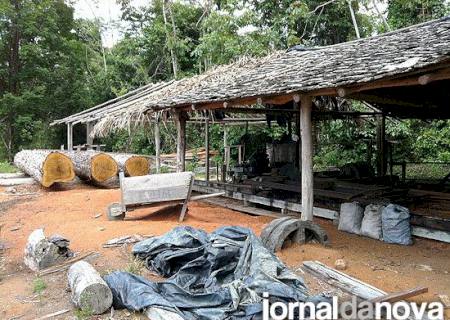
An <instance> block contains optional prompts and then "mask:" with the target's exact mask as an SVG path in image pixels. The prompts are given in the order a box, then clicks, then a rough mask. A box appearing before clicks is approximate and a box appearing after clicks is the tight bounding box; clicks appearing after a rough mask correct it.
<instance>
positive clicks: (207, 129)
mask: <svg viewBox="0 0 450 320" xmlns="http://www.w3.org/2000/svg"><path fill="white" fill-rule="evenodd" d="M205 151H206V181H209V112H208V114H207V116H206V121H205Z"/></svg>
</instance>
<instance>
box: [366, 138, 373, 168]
mask: <svg viewBox="0 0 450 320" xmlns="http://www.w3.org/2000/svg"><path fill="white" fill-rule="evenodd" d="M372 153H373V150H372V141H370V140H368V141H367V160H366V161H367V165H368V166H369V167H372Z"/></svg>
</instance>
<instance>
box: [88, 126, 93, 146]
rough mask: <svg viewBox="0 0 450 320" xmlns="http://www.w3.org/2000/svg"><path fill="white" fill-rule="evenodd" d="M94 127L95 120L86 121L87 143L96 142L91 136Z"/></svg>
mask: <svg viewBox="0 0 450 320" xmlns="http://www.w3.org/2000/svg"><path fill="white" fill-rule="evenodd" d="M93 128H94V123H93V122H86V144H87V145H90V146H92V145H93V144H94V138H92V137H91V133H92V129H93Z"/></svg>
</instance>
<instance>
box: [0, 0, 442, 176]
mask: <svg viewBox="0 0 450 320" xmlns="http://www.w3.org/2000/svg"><path fill="white" fill-rule="evenodd" d="M118 3H120V5H121V6H122V9H123V15H122V21H121V22H122V23H123V25H125V26H126V28H125V29H123V30H121V31H123V32H124V37H123V39H122V40H121V41H120V42H118V43H117V44H115V45H114V46H113V47H112V48H104V47H103V46H102V42H101V30H102V28H103V27H104V26H103V21H101V20H85V19H75V18H74V9H73V7H72V6H71V4H70V2H68V1H64V0H42V1H32V0H0V137H1V138H2V139H1V142H0V160H1V161H11V160H12V158H13V155H14V154H15V153H16V152H17V151H18V150H20V149H22V148H58V147H59V146H60V145H61V144H64V143H65V128H64V127H63V126H57V127H50V126H49V123H50V122H51V121H52V120H54V119H57V118H61V117H64V116H67V115H69V114H73V113H75V112H78V111H81V110H83V109H86V108H88V107H91V106H93V105H95V104H98V103H101V102H103V101H106V100H108V99H111V98H114V97H117V96H119V95H122V94H124V93H125V92H127V91H129V90H131V89H134V88H136V87H138V86H141V85H143V84H145V83H149V82H157V81H164V80H170V79H174V78H177V79H179V78H182V77H186V76H191V75H195V74H198V73H200V72H204V71H205V70H208V69H210V68H213V67H214V66H216V65H219V64H225V63H229V62H231V61H233V60H235V59H237V58H239V57H241V56H244V55H249V56H264V55H266V54H267V53H269V52H271V51H273V50H278V49H280V50H283V49H286V48H288V47H290V46H292V45H296V44H301V45H305V46H320V45H329V44H334V43H339V42H343V41H348V40H353V39H355V38H356V32H355V28H354V25H353V23H352V19H351V15H350V10H349V7H348V2H347V0H335V1H323V0H306V1H299V0H280V1H271V0H220V1H219V0H214V1H206V2H205V1H181V0H164V1H163V0H154V1H148V2H147V5H146V6H143V7H139V8H137V7H133V6H131V5H130V1H128V0H118ZM373 3H377V4H378V8H379V9H380V10H384V9H385V10H386V12H385V16H386V19H382V18H381V17H380V16H379V15H378V13H377V11H376V10H375V9H374V8H373ZM323 4H325V5H323ZM351 4H352V8H353V10H354V11H355V14H356V22H357V25H358V29H359V31H360V34H361V37H367V36H370V35H372V34H375V33H382V32H385V31H388V30H389V29H391V30H394V29H398V28H401V27H405V26H409V25H412V24H416V23H420V22H424V21H428V20H430V19H434V18H438V17H442V16H444V15H446V14H448V13H449V6H450V5H449V3H448V1H445V0H412V1H410V0H391V1H386V0H376V1H371V0H362V1H355V0H354V1H351ZM322 5H323V6H322ZM384 20H386V21H384ZM360 107H361V106H359V105H358V104H355V105H354V106H353V108H360ZM449 124H450V123H449V122H448V121H435V122H430V123H425V122H421V121H417V120H408V121H396V120H392V121H389V122H388V137H389V138H393V139H396V140H399V141H401V143H400V144H398V147H396V149H395V150H394V160H395V161H403V160H405V161H416V162H418V161H430V160H440V161H449V159H450V152H449V150H450V129H449V128H450V126H449ZM374 127H375V124H374V122H373V121H365V122H364V123H357V122H355V121H344V120H336V121H329V122H323V123H319V124H317V128H316V129H317V131H316V132H317V142H318V144H317V148H316V150H315V165H316V167H317V168H322V167H326V166H330V165H335V166H336V165H341V164H343V163H346V162H349V161H356V160H363V159H365V157H366V153H367V150H366V146H365V144H355V143H354V142H355V141H356V139H360V138H364V139H373V137H374V133H375V131H374ZM187 130H188V132H187V139H188V141H187V145H188V148H196V147H200V146H202V145H203V143H204V131H203V128H202V126H201V125H195V124H190V125H188V128H187ZM211 131H212V132H211V148H212V149H215V150H219V152H220V153H221V154H223V140H222V134H223V129H222V128H219V127H218V126H213V128H212V130H211ZM174 132H175V128H174V126H173V125H172V124H167V125H166V126H162V128H161V142H162V150H161V151H162V152H163V153H172V152H175V147H176V145H175V134H174ZM244 132H245V129H244V128H243V127H237V126H235V127H232V128H230V129H229V132H228V137H229V143H230V144H237V143H238V142H239V140H240V139H241V137H242V136H243V134H244ZM250 133H252V134H254V135H255V136H256V137H257V139H258V141H259V142H264V141H265V140H267V139H272V138H280V137H282V135H283V133H285V129H283V128H280V127H278V126H276V125H275V126H273V128H272V129H268V128H267V127H263V126H261V127H251V128H250ZM74 137H75V141H74V143H75V144H79V143H84V142H85V141H84V140H85V136H84V128H83V127H82V126H81V125H77V126H75V128H74ZM255 139H256V138H255ZM100 142H101V143H105V144H106V145H107V148H108V149H110V150H112V151H125V152H134V153H143V154H154V152H155V148H154V142H153V134H152V131H151V129H149V128H140V129H137V130H136V131H135V132H133V134H131V135H130V134H129V133H128V132H125V131H122V132H118V133H116V134H114V135H111V136H110V137H108V138H105V139H102V141H100ZM233 152H235V151H233ZM250 153H251V152H250ZM248 154H249V153H248ZM219 159H221V157H219ZM191 167H192V168H195V161H194V163H193V164H191ZM9 170H12V168H10V167H9V166H8V165H6V164H3V163H0V171H9Z"/></svg>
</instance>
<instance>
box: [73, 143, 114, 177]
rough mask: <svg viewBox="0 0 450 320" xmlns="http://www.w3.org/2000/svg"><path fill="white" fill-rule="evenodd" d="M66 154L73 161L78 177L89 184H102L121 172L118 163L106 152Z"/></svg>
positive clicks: (88, 151)
mask: <svg viewBox="0 0 450 320" xmlns="http://www.w3.org/2000/svg"><path fill="white" fill-rule="evenodd" d="M65 154H66V155H67V156H69V157H70V159H72V162H73V164H74V168H75V173H76V175H77V176H78V177H79V178H80V179H82V180H85V181H88V182H92V183H95V184H102V183H103V182H106V181H107V180H109V179H111V178H114V177H116V176H117V173H118V171H119V167H118V165H117V163H116V161H115V160H114V159H113V158H112V157H111V156H110V155H108V154H106V153H104V152H97V151H94V150H87V151H65Z"/></svg>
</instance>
